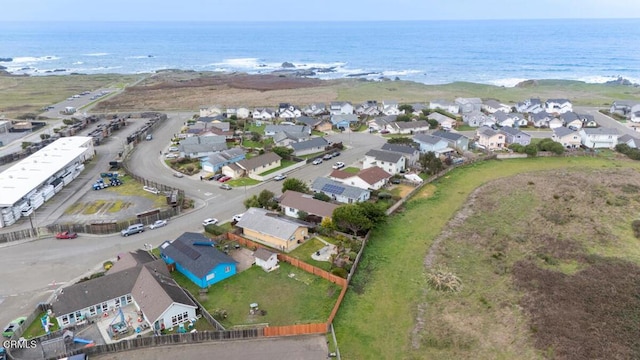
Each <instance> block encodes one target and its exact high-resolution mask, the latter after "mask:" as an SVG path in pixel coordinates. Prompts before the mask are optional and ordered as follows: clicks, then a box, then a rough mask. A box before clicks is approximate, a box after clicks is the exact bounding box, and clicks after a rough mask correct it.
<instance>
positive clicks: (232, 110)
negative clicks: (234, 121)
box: [227, 106, 251, 119]
mask: <svg viewBox="0 0 640 360" xmlns="http://www.w3.org/2000/svg"><path fill="white" fill-rule="evenodd" d="M233 115H235V116H236V118H238V119H248V118H249V117H250V116H251V110H249V108H247V107H244V106H238V107H228V108H227V118H230V117H231V116H233Z"/></svg>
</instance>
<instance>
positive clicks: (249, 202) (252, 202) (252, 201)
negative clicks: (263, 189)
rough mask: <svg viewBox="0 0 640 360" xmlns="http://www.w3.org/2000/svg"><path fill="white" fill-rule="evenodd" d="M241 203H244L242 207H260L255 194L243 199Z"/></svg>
mask: <svg viewBox="0 0 640 360" xmlns="http://www.w3.org/2000/svg"><path fill="white" fill-rule="evenodd" d="M243 204H244V207H245V208H247V209H248V208H252V207H255V208H259V207H260V202H259V201H258V196H257V195H253V196H252V197H250V198H247V199H245V200H244V202H243Z"/></svg>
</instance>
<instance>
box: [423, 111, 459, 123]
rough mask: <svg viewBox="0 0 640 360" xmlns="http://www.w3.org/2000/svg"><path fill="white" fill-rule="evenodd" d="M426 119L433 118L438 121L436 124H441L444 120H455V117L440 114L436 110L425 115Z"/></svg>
mask: <svg viewBox="0 0 640 360" xmlns="http://www.w3.org/2000/svg"><path fill="white" fill-rule="evenodd" d="M427 118H428V119H431V120H435V121H437V122H438V124H442V123H443V122H445V121H456V120H455V119H452V118H450V117H448V116H446V115H442V114H440V113H437V112H432V113H431V114H429V116H427Z"/></svg>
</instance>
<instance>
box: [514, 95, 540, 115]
mask: <svg viewBox="0 0 640 360" xmlns="http://www.w3.org/2000/svg"><path fill="white" fill-rule="evenodd" d="M516 111H517V112H521V113H529V114H537V113H539V112H542V111H544V106H543V104H542V101H541V100H540V99H538V98H532V99H527V100H524V101H522V102H519V103H517V104H516Z"/></svg>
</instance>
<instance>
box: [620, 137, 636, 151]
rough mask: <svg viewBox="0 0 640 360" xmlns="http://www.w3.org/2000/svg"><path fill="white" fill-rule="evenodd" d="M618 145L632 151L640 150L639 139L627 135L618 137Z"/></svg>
mask: <svg viewBox="0 0 640 360" xmlns="http://www.w3.org/2000/svg"><path fill="white" fill-rule="evenodd" d="M618 144H626V145H627V146H629V147H630V148H632V149H640V139H638V138H637V137H633V136H631V135H629V134H624V135H622V136H620V137H618Z"/></svg>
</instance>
